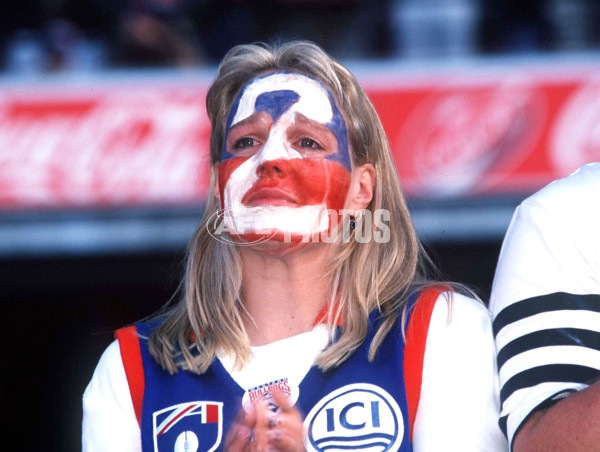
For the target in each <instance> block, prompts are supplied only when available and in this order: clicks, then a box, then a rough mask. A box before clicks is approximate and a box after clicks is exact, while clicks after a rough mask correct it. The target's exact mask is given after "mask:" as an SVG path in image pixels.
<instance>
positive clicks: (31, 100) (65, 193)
mask: <svg viewBox="0 0 600 452" xmlns="http://www.w3.org/2000/svg"><path fill="white" fill-rule="evenodd" d="M599 68H600V66H599ZM365 74H366V73H362V72H359V78H360V80H361V83H362V84H363V85H364V86H365V87H366V90H367V92H368V94H369V96H370V97H371V99H372V101H373V103H374V105H375V107H376V109H377V111H378V112H379V114H380V117H381V119H382V121H383V124H384V127H385V129H386V131H387V134H388V138H389V140H390V144H391V146H392V149H393V152H394V156H395V159H396V163H397V167H398V172H399V175H400V178H401V180H402V183H403V186H404V188H405V190H406V191H407V193H408V194H409V195H410V196H413V197H425V198H427V197H429V198H441V197H446V198H447V197H464V196H472V195H480V196H485V195H497V194H512V193H517V194H528V193H530V192H533V191H534V190H536V189H537V188H539V187H541V186H543V185H545V184H546V183H548V182H549V181H551V180H554V179H556V178H559V177H563V176H565V175H567V174H569V173H570V172H572V171H573V170H574V169H576V168H577V167H579V166H580V165H582V164H584V163H587V162H591V161H598V160H600V78H598V77H597V76H596V74H598V71H597V70H594V69H593V68H591V69H590V68H589V67H588V68H585V69H582V68H580V69H573V70H566V69H562V70H560V71H557V70H556V68H552V67H544V68H524V67H520V68H508V69H506V68H503V69H502V70H500V69H498V70H486V71H479V72H477V73H476V72H473V71H469V70H465V71H462V72H460V73H458V72H457V73H453V74H441V73H431V74H421V75H420V76H419V77H417V76H415V74H410V75H407V74H406V73H403V72H394V71H388V72H386V73H385V74H383V73H382V72H379V73H377V72H370V73H369V74H370V75H369V76H367V75H365ZM208 83H209V81H208V79H206V78H199V80H198V81H197V82H196V83H189V82H187V83H180V82H178V80H177V78H175V77H174V78H172V79H169V78H168V77H166V78H165V77H164V76H163V77H162V78H161V79H149V78H147V77H140V79H139V80H135V79H134V80H133V82H132V80H131V77H128V78H127V79H124V80H123V81H122V82H119V81H117V82H113V83H110V84H108V83H104V84H99V83H93V81H92V80H90V81H87V82H86V81H80V82H78V83H77V84H74V85H72V84H68V83H61V84H54V85H49V84H42V83H40V84H37V85H35V84H31V83H30V84H28V85H27V87H26V88H25V87H24V86H20V87H15V86H8V85H1V84H0V207H1V208H4V209H12V208H40V207H50V208H54V207H61V208H62V207H67V208H69V207H86V206H90V207H115V206H129V205H136V206H161V205H174V204H201V203H202V202H203V201H204V199H205V197H206V193H207V190H208V177H209V167H208V145H209V130H210V123H209V121H208V118H207V116H206V113H205V108H204V97H205V94H206V89H207V87H208Z"/></svg>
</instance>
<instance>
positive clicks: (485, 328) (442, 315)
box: [428, 292, 492, 342]
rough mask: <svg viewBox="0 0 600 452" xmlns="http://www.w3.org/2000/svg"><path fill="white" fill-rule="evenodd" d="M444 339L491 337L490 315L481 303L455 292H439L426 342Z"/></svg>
mask: <svg viewBox="0 0 600 452" xmlns="http://www.w3.org/2000/svg"><path fill="white" fill-rule="evenodd" d="M439 336H444V337H445V339H444V340H448V339H450V338H452V340H453V341H461V342H462V341H467V342H468V341H471V340H473V338H474V337H481V336H483V337H485V338H489V339H491V338H492V336H491V315H490V312H489V311H488V309H487V308H486V307H485V306H484V305H483V303H481V302H479V301H477V300H475V299H473V298H471V297H468V296H466V295H463V294H460V293H457V292H443V293H441V294H440V295H439V296H438V298H437V300H436V302H435V306H434V308H433V312H432V314H431V322H430V327H429V335H428V342H429V341H430V340H435V339H436V338H438V337H439Z"/></svg>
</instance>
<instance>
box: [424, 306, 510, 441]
mask: <svg viewBox="0 0 600 452" xmlns="http://www.w3.org/2000/svg"><path fill="white" fill-rule="evenodd" d="M446 295H447V294H442V295H441V296H440V297H439V298H438V300H437V302H436V304H435V306H434V309H433V313H432V316H431V321H430V325H429V332H428V335H427V344H426V350H425V358H424V363H423V382H422V386H421V398H420V401H419V407H418V410H417V416H416V419H415V425H414V432H413V450H414V451H415V452H437V451H441V450H461V451H469V452H504V451H506V449H507V445H506V440H505V438H504V437H503V435H502V432H501V431H500V429H499V428H498V423H497V419H498V413H499V410H500V408H499V398H498V378H497V374H496V365H495V352H494V339H493V336H492V327H491V319H490V314H489V312H488V311H487V310H486V309H485V307H484V306H483V305H481V304H479V303H478V302H476V301H475V300H472V299H470V298H467V297H464V296H462V295H458V294H454V295H453V296H452V301H451V302H448V301H447V298H446Z"/></svg>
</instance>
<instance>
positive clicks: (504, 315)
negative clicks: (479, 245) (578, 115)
mask: <svg viewBox="0 0 600 452" xmlns="http://www.w3.org/2000/svg"><path fill="white" fill-rule="evenodd" d="M490 309H491V311H492V314H493V317H494V323H493V327H494V335H495V340H496V348H497V353H498V370H499V378H500V385H501V402H502V412H501V414H500V427H501V428H502V430H503V431H504V433H505V434H506V435H507V437H508V440H509V444H510V446H511V450H512V451H514V452H522V451H544V452H547V451H563V450H564V451H569V452H577V451H586V452H590V451H598V450H600V381H599V378H600V163H591V164H588V165H585V166H583V167H581V168H580V169H579V170H578V171H576V172H575V173H573V174H572V175H571V176H569V177H566V178H564V179H561V180H558V181H555V182H553V183H551V184H550V185H548V186H547V187H545V188H544V189H542V190H540V191H539V192H537V193H536V194H534V195H533V196H531V197H529V198H528V199H526V200H525V201H524V202H523V203H522V204H521V205H520V206H519V207H518V208H517V211H516V212H515V215H514V216H513V219H512V222H511V224H510V226H509V229H508V232H507V234H506V237H505V239H504V243H503V245H502V250H501V252H500V257H499V261H498V266H497V269H496V274H495V278H494V283H493V287H492V293H491V299H490Z"/></svg>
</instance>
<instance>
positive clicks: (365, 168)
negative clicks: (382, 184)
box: [344, 163, 376, 211]
mask: <svg viewBox="0 0 600 452" xmlns="http://www.w3.org/2000/svg"><path fill="white" fill-rule="evenodd" d="M375 175H376V172H375V167H374V166H373V165H372V164H370V163H365V164H364V165H360V166H357V167H355V168H354V169H353V170H352V174H351V179H350V188H349V189H348V196H347V198H346V205H345V207H344V208H345V209H347V210H350V211H357V210H362V209H366V208H367V206H368V205H369V203H370V202H371V200H372V199H373V193H374V191H375V180H376V176H375Z"/></svg>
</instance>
